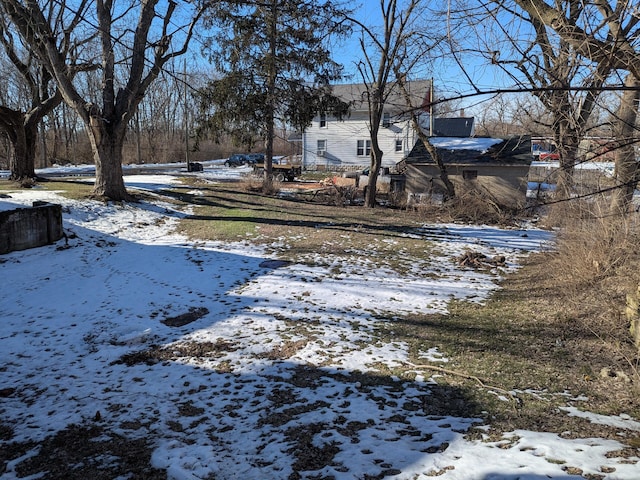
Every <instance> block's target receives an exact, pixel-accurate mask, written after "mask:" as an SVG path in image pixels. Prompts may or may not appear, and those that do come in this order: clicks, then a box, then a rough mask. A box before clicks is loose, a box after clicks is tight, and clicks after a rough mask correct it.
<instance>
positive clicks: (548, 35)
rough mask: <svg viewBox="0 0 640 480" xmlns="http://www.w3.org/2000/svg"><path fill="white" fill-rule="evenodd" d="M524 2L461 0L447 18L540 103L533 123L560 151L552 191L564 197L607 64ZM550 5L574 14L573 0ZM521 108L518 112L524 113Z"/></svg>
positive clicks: (573, 16)
mask: <svg viewBox="0 0 640 480" xmlns="http://www.w3.org/2000/svg"><path fill="white" fill-rule="evenodd" d="M524 3H526V2H517V1H516V2H514V1H510V0H494V1H492V2H488V3H480V4H476V3H472V4H470V3H468V2H466V1H464V0H463V1H460V2H457V3H456V4H457V5H458V9H457V10H454V11H452V12H451V18H452V21H453V22H455V23H456V24H457V25H462V27H461V29H462V30H461V32H464V33H467V32H468V31H469V30H471V31H473V32H474V33H475V34H474V37H475V38H476V39H477V41H478V43H479V46H478V47H477V48H478V49H479V51H480V54H481V55H482V56H483V57H484V58H485V60H486V63H487V64H488V65H492V66H493V67H494V68H497V69H500V70H502V71H503V72H504V73H506V75H507V77H508V78H510V79H511V80H512V81H513V83H514V84H515V85H516V86H520V87H521V88H522V89H523V91H530V92H532V94H533V95H534V96H535V97H536V98H537V99H538V100H539V101H540V104H541V105H543V106H544V107H545V109H546V112H547V114H545V115H541V116H539V118H538V119H537V120H536V122H537V123H538V124H539V127H538V129H540V128H542V130H543V131H548V132H550V134H551V135H550V136H552V138H553V140H554V143H555V145H556V146H557V150H558V153H559V154H560V155H559V156H560V169H559V172H558V175H557V189H556V194H557V195H558V196H560V197H561V198H569V197H570V196H571V192H572V184H573V169H574V165H575V164H576V163H579V162H581V161H582V159H581V158H579V153H578V152H579V150H578V146H579V144H580V142H581V140H582V138H583V137H584V136H585V135H586V133H587V130H588V128H589V117H590V115H591V113H592V112H593V110H594V108H595V105H596V101H597V99H598V96H599V95H600V93H601V91H602V87H603V85H604V82H605V80H606V78H607V76H608V74H609V72H610V70H611V67H610V64H609V63H608V62H604V61H603V62H600V63H596V62H594V61H593V60H591V59H590V58H588V57H585V56H583V55H582V51H581V50H580V49H577V48H576V47H575V46H574V45H573V44H572V43H571V42H569V41H567V40H566V39H565V38H563V37H562V36H560V35H559V34H558V33H556V32H555V31H554V30H553V29H551V28H549V27H548V26H547V25H546V24H545V23H544V22H543V21H541V19H540V18H539V16H537V15H535V14H534V13H533V12H532V11H530V10H528V9H527V8H526V7H524V6H522V4H524ZM519 4H520V5H519ZM554 5H555V6H556V8H557V9H558V10H559V11H561V12H562V13H563V14H564V15H566V16H567V17H568V18H571V19H573V20H574V21H577V19H578V18H579V16H580V6H579V2H575V1H573V0H568V1H564V0H560V1H556V2H554ZM465 26H466V27H465ZM511 99H512V100H513V98H511ZM495 106H496V104H495V102H494V103H493V107H495ZM525 112H526V110H522V111H521V114H520V115H522V116H526V113H525ZM503 124H504V125H506V124H505V123H504V122H503Z"/></svg>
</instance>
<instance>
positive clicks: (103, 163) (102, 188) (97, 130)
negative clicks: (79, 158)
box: [87, 115, 131, 201]
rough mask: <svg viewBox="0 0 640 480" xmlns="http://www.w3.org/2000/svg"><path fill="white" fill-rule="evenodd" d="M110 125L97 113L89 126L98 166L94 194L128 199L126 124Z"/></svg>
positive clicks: (121, 199) (119, 199)
mask: <svg viewBox="0 0 640 480" xmlns="http://www.w3.org/2000/svg"><path fill="white" fill-rule="evenodd" d="M108 127H109V125H108V124H107V123H106V122H105V120H104V119H102V118H99V117H97V116H95V115H92V116H91V117H90V124H89V125H88V126H87V132H88V134H89V140H90V142H91V150H92V151H93V159H94V163H95V166H96V181H95V185H94V188H93V195H94V196H96V197H99V198H109V199H110V200H115V201H123V200H124V201H128V200H131V196H130V195H129V194H128V193H127V189H126V188H125V186H124V179H123V177H122V147H123V144H124V138H125V132H126V126H125V125H123V124H120V125H119V126H116V127H114V128H108Z"/></svg>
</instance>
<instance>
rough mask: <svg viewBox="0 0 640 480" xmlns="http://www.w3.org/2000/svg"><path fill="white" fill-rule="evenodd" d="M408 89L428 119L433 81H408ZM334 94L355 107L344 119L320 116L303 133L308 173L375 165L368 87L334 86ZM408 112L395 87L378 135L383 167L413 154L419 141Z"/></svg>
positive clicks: (387, 103)
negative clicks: (372, 158) (310, 171)
mask: <svg viewBox="0 0 640 480" xmlns="http://www.w3.org/2000/svg"><path fill="white" fill-rule="evenodd" d="M394 85H395V84H394ZM407 89H408V90H409V93H410V95H411V97H412V98H411V103H412V105H415V106H417V108H420V109H421V113H422V114H423V115H424V116H428V113H427V112H428V109H429V102H430V99H431V81H429V80H422V81H414V82H407ZM333 93H334V95H336V96H337V97H338V98H340V99H341V100H343V101H345V102H348V103H349V104H350V105H351V109H350V113H349V114H348V115H347V116H346V117H345V118H343V119H342V120H338V119H337V118H335V117H332V116H329V115H325V114H323V113H319V114H318V115H316V117H315V118H314V119H313V122H312V124H311V126H310V127H309V128H307V129H306V130H305V131H304V132H303V134H302V164H303V166H304V168H305V169H307V170H333V171H336V170H337V171H340V170H358V169H362V168H366V167H368V166H369V165H370V164H371V157H370V154H371V135H370V132H369V106H368V103H367V97H366V93H367V92H366V88H365V85H364V84H348V85H334V86H333ZM408 111H409V109H408V107H407V104H406V102H405V100H404V97H403V95H402V93H401V91H400V89H399V88H397V87H396V88H393V87H392V90H391V94H390V95H389V97H388V100H387V102H386V104H385V109H384V117H383V125H382V128H380V132H379V134H378V141H379V142H380V147H381V148H382V151H383V156H382V166H383V167H392V166H394V165H396V163H398V162H399V161H400V160H402V159H403V158H404V157H406V156H407V155H408V154H409V152H410V151H411V149H412V148H413V146H414V144H415V142H416V138H417V137H416V135H415V131H414V129H413V128H412V126H411V122H410V118H409V115H408Z"/></svg>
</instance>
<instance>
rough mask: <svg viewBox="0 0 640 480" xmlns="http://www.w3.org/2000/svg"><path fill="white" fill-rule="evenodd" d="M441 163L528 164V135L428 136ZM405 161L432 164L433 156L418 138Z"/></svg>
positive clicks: (530, 159)
mask: <svg viewBox="0 0 640 480" xmlns="http://www.w3.org/2000/svg"><path fill="white" fill-rule="evenodd" d="M430 142H431V144H432V145H433V146H435V147H436V149H437V151H438V154H439V155H440V158H441V159H442V161H443V162H444V163H445V164H459V165H468V164H469V165H528V164H530V163H531V161H532V160H533V156H532V154H531V137H530V136H528V135H523V136H514V137H509V138H484V137H478V138H476V137H473V138H447V137H432V138H431V139H430ZM405 161H406V163H408V164H420V163H423V164H429V163H430V164H433V163H435V162H434V160H433V159H432V158H431V155H430V154H429V153H428V152H427V149H426V148H425V146H424V143H422V140H418V141H417V142H416V144H415V146H414V147H413V149H412V150H411V152H410V153H409V155H408V156H407V158H406V159H405Z"/></svg>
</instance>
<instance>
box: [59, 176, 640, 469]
mask: <svg viewBox="0 0 640 480" xmlns="http://www.w3.org/2000/svg"><path fill="white" fill-rule="evenodd" d="M192 182H193V180H192ZM59 186H60V187H62V185H59ZM259 186H260V183H259V182H257V183H254V181H253V180H249V181H247V182H245V183H243V184H227V185H211V184H197V183H195V184H194V185H193V187H197V188H198V189H199V191H200V193H201V194H199V195H193V194H189V193H186V191H187V190H189V191H190V190H191V186H190V187H189V189H187V188H182V189H181V188H176V189H174V190H172V191H168V192H165V193H166V194H167V195H169V196H170V197H171V198H172V199H173V201H175V202H176V203H179V204H183V205H188V206H191V207H192V208H193V215H191V216H190V217H189V218H187V219H185V220H184V221H183V222H182V223H181V225H180V229H181V231H182V232H183V233H185V234H187V235H189V236H191V237H192V238H197V239H205V240H217V241H238V240H244V241H248V242H251V243H255V244H262V245H272V246H273V245H278V247H272V248H274V249H277V253H278V255H279V256H280V257H281V258H284V259H291V260H294V261H295V260H296V259H301V258H306V257H307V256H308V254H310V253H313V254H319V256H321V255H322V253H323V252H326V253H327V255H351V254H353V253H354V252H356V253H357V255H363V256H364V255H370V256H372V261H374V262H380V263H381V264H382V262H384V265H385V266H389V267H391V268H394V269H396V270H397V271H402V269H403V268H409V266H410V262H411V260H412V259H415V258H417V257H418V256H419V255H428V248H429V246H428V245H425V243H426V242H424V240H416V239H411V238H408V237H407V235H406V232H407V231H410V230H411V229H412V228H415V227H416V226H418V225H420V224H422V222H425V221H435V220H446V221H451V220H453V219H455V218H460V215H462V216H463V218H464V219H465V220H467V221H476V222H478V223H499V224H503V223H505V222H507V223H508V222H512V221H513V220H514V219H515V218H514V217H512V215H511V212H504V211H501V209H499V208H496V206H493V205H486V204H482V202H481V201H478V202H476V201H475V199H470V198H465V201H464V202H463V201H461V202H460V203H459V204H458V205H456V206H455V208H454V207H453V206H448V207H446V208H445V209H442V208H436V207H432V209H430V210H423V211H419V212H415V211H406V210H397V209H396V210H392V209H387V208H376V209H367V208H362V207H353V206H346V207H340V208H337V207H336V206H334V205H330V204H327V203H318V202H316V201H309V197H302V198H301V197H298V198H296V197H282V196H277V195H264V194H263V193H262V192H261V189H260V188H259ZM84 188H85V187H82V188H81V189H80V190H82V189H84ZM305 199H306V200H305ZM472 200H473V202H474V203H471V202H472ZM465 204H466V207H467V208H466V209H465ZM588 207H589V208H586V209H583V208H580V209H578V207H577V204H573V205H572V206H571V208H572V209H575V210H571V211H565V212H564V213H562V214H559V215H558V214H556V215H558V218H565V219H572V221H571V222H565V223H564V224H563V226H562V229H561V233H560V235H559V241H558V245H557V249H556V250H554V251H549V252H543V253H540V254H535V255H532V256H531V257H530V258H529V259H528V261H527V263H526V265H525V266H524V267H523V268H522V269H520V270H519V271H518V272H517V273H515V274H511V275H509V276H508V278H506V279H505V280H504V281H503V283H502V289H501V290H499V291H497V292H496V293H495V294H494V295H493V296H492V297H491V298H490V300H489V301H488V302H487V303H486V304H485V305H483V306H479V305H477V304H471V303H466V302H454V303H452V304H451V305H450V314H449V315H446V316H445V315H407V316H404V317H399V316H398V315H395V314H394V315H393V316H392V315H389V318H379V330H378V331H377V335H379V336H380V340H381V341H384V340H385V339H388V340H389V341H394V342H405V343H406V344H407V345H409V354H410V358H411V360H412V361H413V363H424V361H421V360H420V359H419V358H418V356H417V354H418V352H419V351H425V350H427V349H429V348H432V347H437V348H438V349H439V351H440V352H442V353H443V354H444V355H445V356H446V357H447V358H449V359H450V362H449V363H448V364H447V369H449V370H452V371H454V372H458V373H459V375H456V374H442V376H441V377H439V378H438V383H439V386H438V387H437V388H434V391H433V396H432V397H433V398H432V399H431V401H430V404H431V405H432V408H434V411H433V414H438V415H460V416H476V415H478V413H479V407H478V406H482V410H483V411H485V412H487V413H486V415H487V417H488V422H489V423H490V424H491V426H492V431H491V432H490V433H491V434H492V435H495V437H496V438H497V437H498V436H499V435H500V432H504V431H513V430H514V429H518V428H522V429H528V430H537V431H547V432H556V433H558V434H563V435H565V436H567V435H569V436H572V437H583V438H584V437H590V436H594V437H603V438H614V439H619V432H618V431H616V429H613V428H609V427H606V426H597V425H593V424H591V423H589V422H587V421H585V420H581V419H576V418H574V417H569V416H568V415H566V413H565V412H563V411H561V410H559V408H560V407H562V406H566V405H567V403H568V400H567V392H569V393H570V395H571V396H572V397H573V398H575V397H578V396H582V397H583V398H585V399H587V400H582V401H580V403H579V407H580V408H581V409H583V410H588V411H593V412H597V413H603V414H616V415H617V414H620V413H627V414H629V415H631V416H633V417H635V418H640V395H638V394H639V393H640V391H639V386H640V377H639V376H638V364H639V363H638V362H639V357H638V351H637V349H636V348H635V346H634V345H633V343H632V342H631V339H630V336H629V332H628V325H627V320H626V319H625V318H624V316H622V315H621V310H622V309H623V308H624V303H625V295H626V293H627V292H629V291H635V289H636V287H637V285H638V282H640V273H639V272H640V269H639V268H638V267H639V266H640V257H639V256H638V254H637V252H636V250H637V248H636V246H637V245H638V240H639V237H638V226H637V225H636V224H634V223H632V222H630V221H625V222H621V221H619V220H614V219H611V218H608V217H606V216H604V215H601V214H599V213H598V210H597V208H596V207H594V206H593V205H588ZM371 245H375V249H374V248H369V247H370V246H371ZM374 250H376V252H377V253H378V256H377V257H374V256H373V253H374V252H373V251H374ZM296 333H297V334H299V335H300V337H302V339H301V338H297V337H296V339H294V340H291V341H290V342H287V343H286V344H285V345H284V346H282V347H279V348H274V349H272V351H270V352H269V353H268V354H266V355H267V357H268V358H273V359H279V358H286V357H288V356H289V355H291V354H292V352H295V351H297V350H298V349H300V348H302V347H303V346H304V345H305V342H306V341H307V340H306V338H308V335H311V334H310V333H305V332H303V331H297V332H296ZM196 347H197V348H198V349H200V350H198V352H197V353H198V354H199V355H202V356H206V357H213V358H215V357H216V355H218V354H219V353H220V352H224V351H226V350H228V349H230V348H234V347H233V345H230V344H206V345H197V346H195V345H193V346H192V345H186V344H185V345H184V346H180V348H181V349H182V348H184V349H185V351H189V353H192V352H191V350H190V349H192V348H196ZM173 351H175V348H173V350H172V352H173ZM164 355H167V353H166V352H163V351H161V350H158V351H152V352H151V351H150V352H144V355H142V356H139V357H132V358H123V359H122V361H124V362H132V363H139V362H157V361H162V360H164V359H165V357H164ZM436 365H437V364H436ZM224 368H225V365H223V364H222V363H221V364H220V366H219V367H218V369H219V370H220V371H223V370H224ZM617 372H621V374H618V373H617ZM385 373H386V374H385V375H381V376H380V379H379V381H381V382H382V381H388V380H389V378H390V376H391V375H398V376H400V377H402V378H408V377H410V375H412V369H411V368H410V366H407V367H406V368H404V367H403V368H398V370H397V371H393V372H385ZM413 375H415V371H413ZM470 377H477V378H479V379H481V380H482V381H483V382H484V386H483V385H480V384H478V382H476V381H474V380H473V379H472V378H470ZM300 379H301V380H300V381H305V382H310V381H313V380H314V379H313V377H311V376H310V375H309V374H308V372H301V375H300ZM363 382H364V380H363ZM504 391H509V392H511V394H510V395H504ZM451 392H460V394H461V395H462V394H463V395H462V396H460V397H459V398H456V397H455V396H452V393H451ZM276 393H277V392H273V394H274V395H275V394H276ZM284 393H286V392H284ZM284 393H283V398H282V402H283V404H285V405H286V404H287V402H289V400H288V399H287V398H286V396H285V395H284ZM284 420H286V418H284V419H280V418H279V417H278V418H276V417H273V418H271V419H270V421H273V422H279V421H284ZM357 427H358V426H357V425H351V426H349V425H345V429H348V428H352V429H356V428H357ZM305 428H306V430H305ZM305 428H301V429H291V430H290V431H288V432H287V435H289V436H290V439H291V442H292V444H294V445H296V451H297V452H298V453H297V454H296V462H298V463H299V466H300V468H302V469H303V468H304V466H305V465H309V464H312V465H314V462H317V463H318V464H325V463H327V462H331V460H332V458H333V456H334V455H335V452H334V450H333V449H332V448H331V446H330V445H329V446H327V447H326V448H325V449H323V450H319V449H317V448H315V447H314V446H313V445H312V444H311V443H310V442H309V438H311V435H312V434H313V433H314V429H321V428H322V425H320V424H318V425H308V426H306V427H305ZM567 432H570V433H567ZM626 440H627V443H628V444H630V445H632V446H633V445H638V446H640V440H639V439H637V438H627V439H626ZM634 442H635V443H634ZM139 448H144V445H140V446H139ZM628 454H629V455H638V451H637V447H634V448H630V449H629V452H628ZM144 473H145V474H146V472H144ZM96 478H97V477H96ZM140 478H143V477H140Z"/></svg>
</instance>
